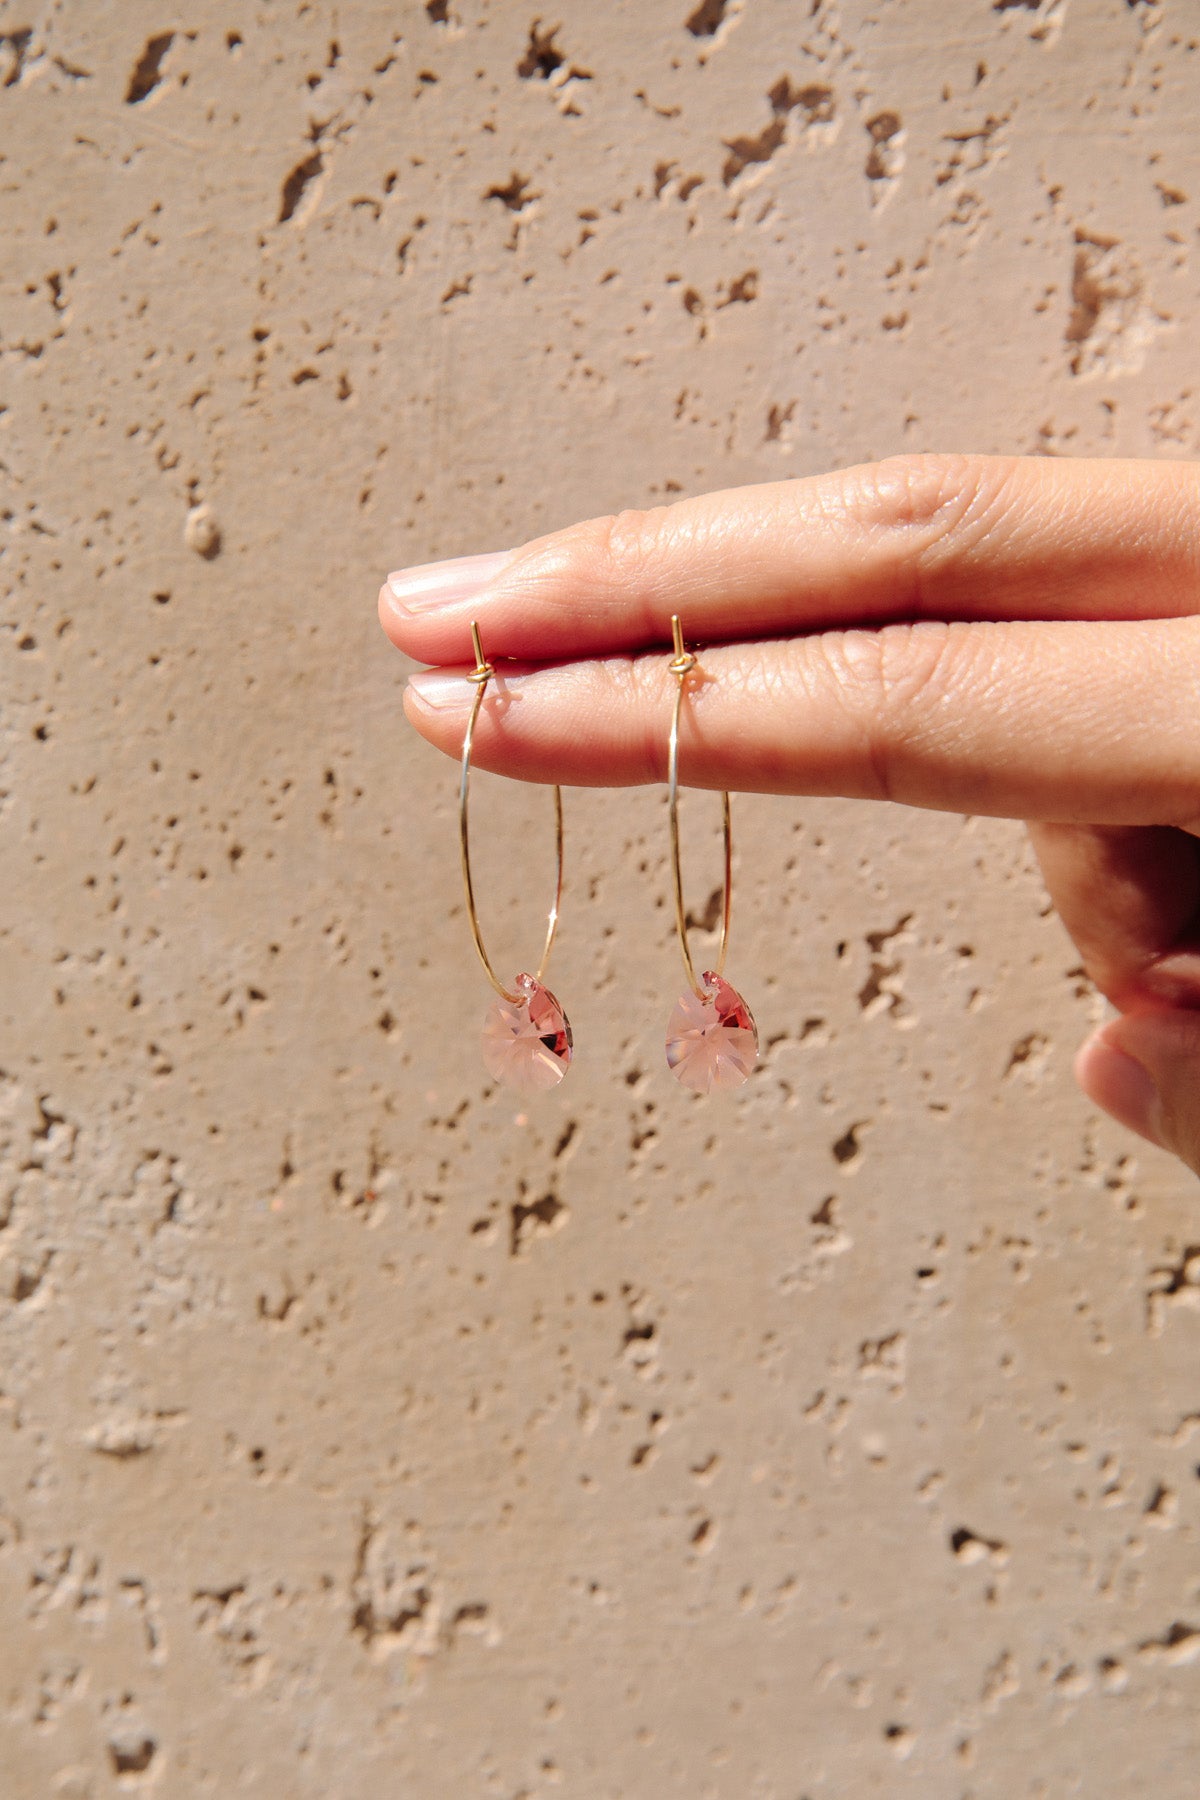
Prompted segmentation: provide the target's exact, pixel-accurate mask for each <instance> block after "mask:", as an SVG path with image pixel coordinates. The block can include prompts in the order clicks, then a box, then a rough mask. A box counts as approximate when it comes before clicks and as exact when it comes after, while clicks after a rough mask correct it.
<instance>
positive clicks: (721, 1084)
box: [667, 614, 758, 1094]
mask: <svg viewBox="0 0 1200 1800" xmlns="http://www.w3.org/2000/svg"><path fill="white" fill-rule="evenodd" d="M671 636H672V639H673V641H674V648H675V654H674V656H673V657H672V658H671V661H670V662H669V663H668V665H667V667H668V668H669V669H670V671H671V673H672V675H674V676H675V678H676V682H677V684H678V685H677V686H676V689H675V706H674V710H673V711H672V713H671V735H670V738H669V739H668V743H667V816H668V819H669V821H670V826H671V879H672V882H673V884H674V888H675V929H676V931H677V933H678V935H679V948H680V950H681V951H682V952H683V966H684V969H685V970H686V971H687V978H688V983H689V985H690V988H691V992H690V993H687V994H684V996H683V998H682V999H681V1000H679V1001H678V1002H677V1004H676V1006H675V1010H674V1012H673V1013H672V1014H671V1017H670V1020H669V1021H668V1024H667V1066H668V1067H669V1068H670V1071H671V1073H672V1075H674V1077H675V1079H676V1081H678V1082H681V1083H682V1085H683V1086H684V1087H686V1088H691V1089H693V1091H694V1092H696V1093H698V1094H708V1093H711V1092H712V1090H713V1089H714V1088H737V1087H741V1085H742V1083H743V1082H744V1081H746V1080H747V1079H748V1077H749V1075H750V1071H751V1070H752V1069H753V1067H754V1065H755V1063H756V1062H757V1061H758V1027H757V1026H756V1025H755V1023H754V1020H753V1018H752V1016H751V1013H750V1008H749V1007H748V1006H747V1005H746V1002H745V1001H744V1000H743V999H742V996H741V995H740V994H739V993H738V991H737V989H736V988H734V987H731V986H730V984H729V982H727V981H726V980H725V978H724V973H723V971H724V968H725V952H726V950H727V949H728V947H729V914H730V907H731V903H732V894H733V838H732V832H731V829H730V818H729V795H728V793H725V792H722V794H721V821H722V827H723V832H724V838H725V880H724V886H723V889H722V896H721V947H720V949H719V951H718V952H717V966H716V968H715V969H706V970H704V972H703V973H702V974H701V975H700V977H699V978H698V979H697V976H696V966H695V964H694V963H693V961H692V953H691V951H690V950H689V949H688V939H687V911H686V909H685V907H684V904H683V874H682V871H681V869H680V862H679V713H680V708H681V707H682V705H683V690H684V687H685V686H686V684H687V678H688V676H689V675H690V674H691V673H692V671H693V669H695V667H696V658H695V656H694V655H693V654H692V652H691V651H690V650H685V649H684V647H683V632H682V630H681V628H680V624H679V619H678V616H677V615H675V614H672V617H671Z"/></svg>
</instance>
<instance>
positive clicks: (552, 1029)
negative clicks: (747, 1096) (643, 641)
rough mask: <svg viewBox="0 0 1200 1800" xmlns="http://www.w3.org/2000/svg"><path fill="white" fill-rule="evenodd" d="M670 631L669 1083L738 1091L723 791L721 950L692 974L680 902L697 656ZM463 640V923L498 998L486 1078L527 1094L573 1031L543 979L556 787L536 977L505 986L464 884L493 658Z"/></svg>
mask: <svg viewBox="0 0 1200 1800" xmlns="http://www.w3.org/2000/svg"><path fill="white" fill-rule="evenodd" d="M671 635H672V638H673V640H674V651H675V654H674V655H673V657H672V658H671V661H670V663H669V664H668V665H667V666H668V668H669V669H670V671H671V673H672V675H674V676H675V678H676V683H677V685H676V689H675V705H674V709H673V711H672V714H671V730H670V736H669V739H668V745H667V812H668V818H669V820H670V828H671V876H672V882H673V885H674V890H675V928H676V931H677V932H678V935H679V946H680V949H681V950H682V952H683V966H684V968H685V970H686V971H687V978H688V984H689V989H690V991H689V992H688V993H686V994H684V996H683V997H682V999H681V1000H680V1001H679V1002H678V1004H677V1005H676V1007H675V1010H674V1011H673V1012H672V1014H671V1017H670V1019H669V1021H668V1024H667V1041H666V1051H667V1064H668V1067H669V1068H670V1070H671V1073H672V1074H673V1075H674V1076H675V1079H676V1080H677V1081H679V1082H681V1083H682V1085H683V1086H684V1087H686V1088H691V1089H693V1090H694V1091H695V1092H696V1093H700V1094H707V1093H710V1092H711V1091H712V1090H713V1089H714V1088H736V1087H740V1086H741V1085H742V1083H743V1082H744V1081H745V1080H746V1079H747V1077H748V1076H749V1074H750V1071H751V1070H752V1069H753V1067H754V1065H755V1063H756V1061H757V1060H758V1030H757V1027H756V1026H755V1023H754V1020H753V1018H752V1017H751V1014H750V1009H749V1007H748V1006H747V1005H746V1002H745V1001H744V1000H743V999H742V997H741V995H740V994H739V993H738V992H737V990H736V988H733V987H731V986H730V984H729V983H728V982H727V981H726V980H725V979H724V976H723V973H722V971H723V969H724V967H725V951H726V949H727V947H728V944H729V913H730V902H731V888H732V863H733V845H732V837H731V832H730V822H729V795H728V794H727V793H723V794H722V795H721V812H722V823H723V828H724V839H725V879H724V887H723V892H722V907H721V947H720V950H719V952H718V955H717V966H716V968H715V969H706V970H705V971H704V972H703V973H702V974H701V975H700V976H699V977H697V975H696V969H695V965H694V963H693V962H692V953H691V951H690V950H689V949H688V939H687V913H686V911H685V909H684V904H683V876H682V873H681V871H680V864H679V713H680V708H681V706H682V705H683V694H684V688H685V687H686V685H687V678H688V676H689V675H690V674H691V673H692V671H693V669H695V667H696V658H695V656H694V655H693V654H692V652H691V651H690V650H685V649H684V646H683V633H682V631H681V629H680V624H679V620H678V618H677V617H675V616H672V619H671ZM471 642H472V644H473V646H474V649H475V667H474V668H473V669H472V670H471V671H470V673H469V674H468V677H467V679H468V680H469V681H471V682H473V683H474V685H475V699H474V702H473V704H472V706H471V712H470V716H469V718H468V720H467V728H466V731H465V732H464V734H463V747H462V777H461V780H460V782H459V790H458V826H459V841H460V845H461V849H462V873H463V888H464V891H465V893H466V900H467V919H468V921H469V923H470V927H471V936H472V938H473V940H474V943H475V948H476V950H477V951H478V953H479V960H480V962H481V963H482V964H483V967H484V970H485V971H486V973H487V978H488V980H489V981H490V982H491V984H492V986H493V987H494V988H495V990H496V994H497V998H496V999H495V1000H494V1001H493V1002H492V1004H491V1006H490V1007H489V1008H488V1012H487V1017H486V1018H485V1020H484V1025H483V1060H484V1063H485V1064H486V1066H487V1070H488V1073H489V1075H491V1076H492V1077H493V1079H494V1080H496V1081H500V1082H503V1083H504V1085H505V1086H507V1087H513V1088H518V1089H520V1090H521V1091H522V1092H525V1093H537V1092H540V1091H543V1090H545V1089H548V1088H552V1087H556V1086H557V1085H558V1083H559V1082H560V1081H561V1080H562V1078H563V1076H564V1075H565V1074H566V1072H567V1066H568V1064H569V1063H570V1061H571V1052H572V1038H571V1027H570V1024H569V1022H568V1019H567V1015H566V1013H565V1012H564V1011H563V1009H562V1007H561V1006H560V1005H559V1003H558V1001H557V1000H556V999H555V997H554V995H553V994H552V993H551V992H550V990H549V988H547V987H545V986H543V983H542V977H543V975H544V974H545V972H546V965H547V963H548V962H549V960H550V950H551V946H552V945H553V943H554V934H555V931H556V929H557V927H558V909H559V903H560V901H561V899H562V881H563V817H562V790H561V788H558V787H556V788H555V790H554V829H555V844H556V860H557V875H556V879H555V887H554V903H553V905H552V906H551V908H550V917H549V922H548V926H547V931H546V942H545V946H544V948H543V950H542V959H541V961H540V962H539V964H538V967H537V973H536V975H528V974H521V975H515V976H514V977H513V981H512V987H511V988H508V987H505V985H504V983H503V982H502V981H501V980H500V978H499V977H498V975H497V974H496V971H495V970H494V969H493V967H492V965H491V962H490V961H489V960H488V954H487V951H486V950H485V949H484V947H483V937H482V934H481V932H480V929H479V918H478V915H477V913H476V910H475V890H474V887H473V886H472V882H471V851H470V839H469V835H468V830H467V797H468V788H469V784H470V776H471V746H472V744H473V742H474V739H475V726H476V723H477V721H478V719H479V713H480V709H481V707H482V706H483V701H484V696H485V694H486V692H487V685H488V682H489V681H490V680H491V679H492V677H493V675H494V674H495V673H496V671H495V669H494V667H493V666H492V664H491V663H489V662H488V661H487V660H486V659H485V657H484V654H483V648H482V645H481V644H480V641H479V627H478V625H477V624H476V623H475V622H474V620H472V622H471Z"/></svg>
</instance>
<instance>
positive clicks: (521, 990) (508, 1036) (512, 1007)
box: [458, 619, 573, 1094]
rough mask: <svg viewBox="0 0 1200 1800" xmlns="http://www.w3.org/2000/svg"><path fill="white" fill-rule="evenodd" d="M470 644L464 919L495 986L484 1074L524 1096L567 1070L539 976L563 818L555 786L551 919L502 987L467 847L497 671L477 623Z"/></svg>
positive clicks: (559, 1014) (552, 1007) (462, 805)
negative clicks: (527, 963) (525, 963)
mask: <svg viewBox="0 0 1200 1800" xmlns="http://www.w3.org/2000/svg"><path fill="white" fill-rule="evenodd" d="M471 642H472V644H473V645H474V648H475V667H474V668H473V669H472V670H471V671H470V673H469V674H468V676H467V680H468V681H471V682H474V684H475V699H474V702H473V703H472V706H471V713H470V717H469V718H468V720H467V729H466V731H465V732H464V734H463V747H462V778H461V780H460V782H459V787H458V835H459V844H460V847H461V850H462V875H463V891H464V893H465V895H466V900H467V920H468V922H469V924H470V927H471V937H472V939H473V941H474V944H475V948H476V950H477V951H478V953H479V960H480V962H481V963H482V964H483V967H484V972H485V974H486V975H487V978H488V980H489V981H490V982H491V984H492V986H493V987H494V988H495V990H496V996H497V997H496V999H495V1000H493V1001H492V1004H491V1006H489V1008H488V1010H487V1014H486V1016H485V1018H484V1021H483V1060H484V1065H485V1067H486V1068H487V1072H488V1074H489V1075H490V1076H492V1078H493V1080H495V1081H499V1082H502V1083H503V1084H504V1085H505V1086H506V1087H512V1088H518V1089H520V1091H521V1092H523V1093H527V1094H536V1093H542V1092H544V1091H545V1090H546V1089H547V1088H552V1087H557V1085H558V1083H559V1082H560V1081H561V1080H562V1078H563V1076H564V1075H565V1074H566V1072H567V1065H568V1064H569V1062H570V1060H571V1049H572V1041H573V1040H572V1038H571V1026H570V1023H569V1021H568V1019H567V1015H566V1013H565V1012H564V1011H563V1009H562V1007H561V1006H560V1005H559V1003H558V1001H557V1000H556V999H555V997H554V995H553V994H552V993H551V992H550V989H549V988H548V987H544V986H543V985H542V976H543V975H544V974H545V972H546V964H547V963H548V962H549V960H550V949H551V946H552V944H553V943H554V934H555V931H556V930H557V929H558V908H559V902H560V901H561V899H562V882H563V821H562V789H561V788H559V787H556V788H555V790H554V837H555V853H556V864H557V875H556V878H555V884H554V904H553V905H552V906H551V908H550V917H549V921H548V924H547V928H546V942H545V945H544V947H543V949H542V960H541V961H540V962H539V964H538V966H537V973H536V975H525V974H522V975H514V976H513V982H512V987H511V988H506V987H505V985H504V983H503V982H502V981H501V980H500V978H499V976H498V975H497V974H496V971H495V969H493V967H492V965H491V962H490V960H489V958H488V953H487V951H486V950H485V949H484V947H483V934H482V932H481V931H480V929H479V915H478V914H477V912H476V910H475V889H474V886H473V885H472V882H471V845H470V835H469V832H468V826H467V797H468V789H469V785H470V778H471V746H472V745H473V743H474V741H475V726H476V723H477V721H478V718H479V713H480V708H481V707H482V706H483V700H484V695H485V694H486V693H487V685H488V682H489V681H490V680H491V679H492V677H493V675H494V674H495V673H496V671H495V669H494V667H493V666H492V664H491V663H490V662H488V661H487V660H486V659H485V657H484V654H483V647H482V645H481V643H480V641H479V626H478V625H477V624H476V622H475V621H474V620H473V619H472V621H471Z"/></svg>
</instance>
